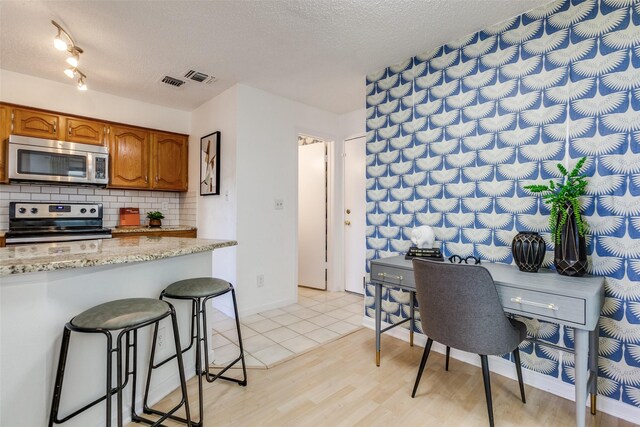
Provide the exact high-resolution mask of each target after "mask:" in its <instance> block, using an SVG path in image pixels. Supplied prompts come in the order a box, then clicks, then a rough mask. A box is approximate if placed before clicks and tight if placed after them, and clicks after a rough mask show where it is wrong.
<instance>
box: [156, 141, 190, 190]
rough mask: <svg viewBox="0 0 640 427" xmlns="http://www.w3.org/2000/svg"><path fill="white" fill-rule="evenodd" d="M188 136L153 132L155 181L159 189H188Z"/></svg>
mask: <svg viewBox="0 0 640 427" xmlns="http://www.w3.org/2000/svg"><path fill="white" fill-rule="evenodd" d="M188 160H189V159H188V138H187V137H186V136H183V135H174V134H167V133H159V132H157V133H154V134H153V182H152V184H151V187H152V188H154V189H157V190H175V191H187V187H188V184H187V176H188V172H187V169H188V166H187V165H188Z"/></svg>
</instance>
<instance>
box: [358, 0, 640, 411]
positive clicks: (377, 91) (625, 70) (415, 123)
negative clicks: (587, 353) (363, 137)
mask: <svg viewBox="0 0 640 427" xmlns="http://www.w3.org/2000/svg"><path fill="white" fill-rule="evenodd" d="M582 156H587V157H588V160H587V166H586V169H585V171H586V173H587V175H588V176H589V177H590V178H589V186H588V187H587V189H588V196H586V197H584V199H583V200H582V206H583V209H584V217H585V219H586V221H587V223H588V225H589V236H588V251H589V257H590V272H591V273H593V274H598V275H605V276H606V277H607V279H606V302H605V306H604V308H603V311H602V317H601V320H600V325H601V338H600V359H599V366H600V378H599V382H598V389H599V393H600V394H602V395H604V396H608V397H610V398H612V399H616V400H621V401H623V402H625V403H628V404H630V405H633V406H636V407H640V282H639V280H640V240H639V237H640V2H639V1H637V0H636V1H634V0H599V1H598V0H584V1H581V0H573V1H570V0H560V1H555V2H552V3H550V4H548V5H546V6H543V7H540V8H537V9H535V10H532V11H530V12H528V13H525V14H524V15H522V16H519V17H516V18H513V19H511V20H508V21H505V22H502V23H499V24H497V25H494V26H492V27H489V28H486V29H484V30H482V31H480V32H478V33H475V34H472V35H470V36H468V37H465V38H462V39H460V40H457V41H455V42H452V43H449V44H447V45H445V46H442V47H440V48H438V49H435V50H434V51H431V52H427V53H424V54H420V55H417V56H415V57H413V58H411V59H408V60H406V61H404V62H402V63H400V64H397V65H394V66H391V67H388V68H386V69H384V70H381V71H380V72H378V73H374V74H371V75H369V76H367V165H368V166H367V258H368V259H369V260H371V259H374V258H380V257H387V256H391V255H396V254H398V253H403V252H405V251H406V250H407V249H408V248H409V246H410V245H411V242H410V238H409V237H410V232H411V229H412V227H415V226H419V225H430V226H432V227H434V229H435V232H436V235H437V237H438V240H439V241H441V242H443V243H442V247H443V250H444V252H445V254H446V255H451V254H453V253H455V254H459V255H465V256H466V255H476V256H480V257H481V258H482V259H485V260H490V261H493V262H503V263H512V257H511V246H510V245H511V240H512V238H513V236H514V235H515V234H516V233H517V230H531V231H538V232H540V233H541V234H542V235H543V237H544V238H545V239H546V240H547V243H548V252H547V255H548V257H547V264H550V261H551V259H552V255H553V250H552V249H553V244H552V242H551V240H550V237H549V226H548V214H549V210H548V209H547V207H546V206H545V205H544V204H543V203H541V200H540V199H539V198H537V197H535V196H533V195H532V194H530V193H528V192H527V191H526V190H524V189H523V187H524V186H525V185H528V184H532V183H538V182H542V181H543V180H544V181H547V180H549V179H558V178H559V173H558V171H557V169H556V164H557V163H558V162H562V163H564V164H565V165H567V166H573V165H574V164H575V163H576V162H577V160H578V159H579V158H580V157H582ZM372 295H373V288H372V287H371V286H368V287H367V298H366V304H367V308H366V310H367V315H368V316H370V317H373V315H374V314H373V298H372ZM383 298H384V300H383V321H389V322H395V321H397V320H399V319H401V318H406V317H407V316H408V314H409V310H408V301H409V297H408V294H405V293H403V292H401V291H393V290H389V291H387V290H385V291H384V297H383ZM525 321H526V323H527V326H528V329H529V334H531V335H533V336H536V337H538V338H540V339H542V340H546V341H548V342H551V343H554V344H559V345H564V346H568V347H573V333H572V330H570V329H569V328H567V329H565V328H563V327H560V326H558V325H555V324H550V323H543V322H538V321H536V320H529V319H525ZM418 328H419V326H418ZM418 332H420V330H419V329H418ZM522 350H523V359H522V360H523V364H524V365H525V366H526V367H527V368H528V369H531V370H533V371H537V372H541V373H544V374H548V375H551V376H553V377H556V378H559V379H561V380H562V381H565V382H569V383H572V382H573V378H574V375H573V373H574V367H573V357H572V356H571V355H569V354H567V353H561V352H559V351H556V350H554V349H551V348H548V347H542V346H536V345H533V344H527V346H526V347H525V348H522Z"/></svg>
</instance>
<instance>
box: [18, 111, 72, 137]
mask: <svg viewBox="0 0 640 427" xmlns="http://www.w3.org/2000/svg"><path fill="white" fill-rule="evenodd" d="M12 123H13V130H12V131H11V133H12V134H14V135H23V136H35V137H38V138H46V139H55V140H59V139H60V116H58V115H57V114H49V113H44V112H42V111H35V110H27V109H24V108H14V109H13V122H12Z"/></svg>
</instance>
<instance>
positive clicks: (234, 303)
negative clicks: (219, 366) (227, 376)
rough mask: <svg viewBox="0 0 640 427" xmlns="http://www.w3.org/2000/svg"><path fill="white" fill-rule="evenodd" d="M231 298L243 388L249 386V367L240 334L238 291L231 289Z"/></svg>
mask: <svg viewBox="0 0 640 427" xmlns="http://www.w3.org/2000/svg"><path fill="white" fill-rule="evenodd" d="M231 298H232V299H233V312H234V314H235V316H236V329H237V330H238V346H240V357H241V358H242V378H243V379H242V381H241V382H239V383H238V384H240V385H241V386H246V385H247V367H246V366H245V363H244V347H243V345H242V333H241V332H240V329H241V328H240V316H239V315H238V304H237V303H236V291H235V289H234V288H233V286H232V287H231Z"/></svg>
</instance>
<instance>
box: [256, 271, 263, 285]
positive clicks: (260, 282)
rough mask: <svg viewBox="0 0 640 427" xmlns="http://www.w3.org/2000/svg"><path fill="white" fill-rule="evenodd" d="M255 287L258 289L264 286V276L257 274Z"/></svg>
mask: <svg viewBox="0 0 640 427" xmlns="http://www.w3.org/2000/svg"><path fill="white" fill-rule="evenodd" d="M256 286H257V287H259V288H261V287H263V286H264V274H258V276H257V277H256Z"/></svg>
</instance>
